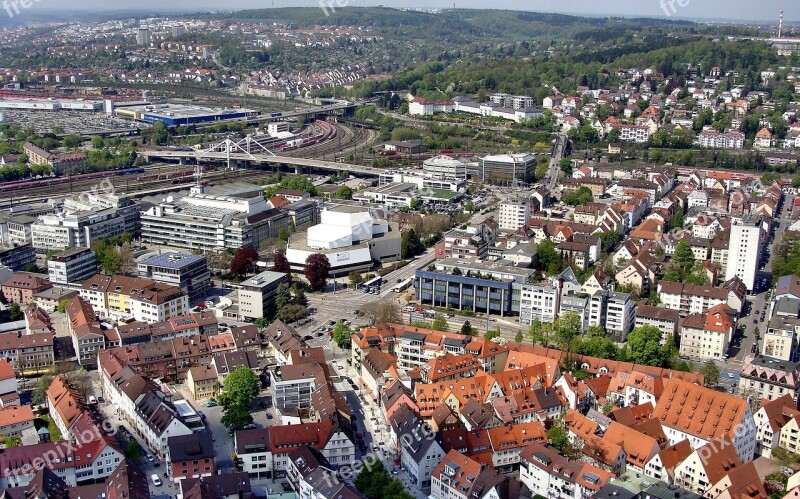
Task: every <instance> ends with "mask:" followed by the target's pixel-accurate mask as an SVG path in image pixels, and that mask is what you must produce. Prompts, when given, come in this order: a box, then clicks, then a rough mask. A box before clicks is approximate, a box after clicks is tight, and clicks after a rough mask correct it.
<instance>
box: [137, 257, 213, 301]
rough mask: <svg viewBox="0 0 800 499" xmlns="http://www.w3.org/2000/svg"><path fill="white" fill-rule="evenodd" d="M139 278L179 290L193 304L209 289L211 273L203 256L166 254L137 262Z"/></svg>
mask: <svg viewBox="0 0 800 499" xmlns="http://www.w3.org/2000/svg"><path fill="white" fill-rule="evenodd" d="M139 277H145V278H149V279H153V280H154V281H158V282H163V283H165V284H170V285H172V286H177V287H179V288H181V289H182V290H183V291H184V292H185V293H186V294H187V295H188V296H189V302H190V303H194V302H196V301H198V300H201V299H202V298H203V297H205V295H206V293H207V292H208V289H209V288H210V287H211V273H210V272H209V271H208V262H207V261H206V257H205V256H204V255H192V254H189V253H178V252H168V253H164V254H161V255H156V256H151V257H150V258H146V259H144V260H142V261H140V262H139Z"/></svg>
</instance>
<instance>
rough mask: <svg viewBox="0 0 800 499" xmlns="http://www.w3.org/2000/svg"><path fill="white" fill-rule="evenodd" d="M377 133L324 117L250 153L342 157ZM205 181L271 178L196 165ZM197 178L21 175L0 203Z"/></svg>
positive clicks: (168, 185)
mask: <svg viewBox="0 0 800 499" xmlns="http://www.w3.org/2000/svg"><path fill="white" fill-rule="evenodd" d="M379 136H380V133H379V132H378V131H376V130H370V129H365V128H358V127H352V126H349V125H342V124H336V123H328V122H325V121H316V122H315V123H313V124H311V125H309V126H306V127H305V128H304V129H303V130H302V131H301V133H299V134H297V135H296V136H295V137H296V138H293V139H289V140H283V141H281V140H276V139H272V138H270V137H269V136H264V137H263V138H256V139H255V140H257V141H258V142H259V144H261V146H257V145H255V144H253V145H251V146H250V149H251V150H250V152H252V153H256V152H264V149H263V148H267V149H269V150H270V151H274V152H275V154H280V155H283V156H290V157H304V158H312V159H326V160H339V161H342V160H345V159H346V158H347V156H348V155H350V154H355V153H356V152H357V151H362V152H363V151H365V150H366V149H368V148H370V147H372V146H373V145H374V144H375V142H376V141H377V139H378V138H379ZM201 171H202V179H201V182H203V183H204V184H209V183H210V184H214V183H222V182H225V181H229V180H233V179H236V180H247V181H252V182H260V181H264V180H266V179H268V178H270V177H271V176H272V175H273V174H274V171H273V169H272V168H261V169H243V170H233V169H228V168H225V167H222V168H220V167H214V166H203V167H201ZM195 182H197V179H196V178H195V168H194V166H193V165H186V164H183V165H181V164H168V163H155V164H150V165H144V166H137V167H130V168H123V169H118V170H108V171H102V172H94V173H87V174H80V175H67V176H62V177H53V178H41V179H25V180H16V181H11V182H3V183H0V208H8V207H10V206H13V205H17V204H20V203H24V202H32V201H39V200H44V199H47V198H52V197H57V196H63V195H70V194H75V193H81V192H108V191H109V190H113V191H114V192H122V193H127V194H131V195H134V196H135V195H136V193H152V192H157V191H158V190H168V189H172V188H175V187H180V186H184V187H185V186H189V185H192V184H194V183H195Z"/></svg>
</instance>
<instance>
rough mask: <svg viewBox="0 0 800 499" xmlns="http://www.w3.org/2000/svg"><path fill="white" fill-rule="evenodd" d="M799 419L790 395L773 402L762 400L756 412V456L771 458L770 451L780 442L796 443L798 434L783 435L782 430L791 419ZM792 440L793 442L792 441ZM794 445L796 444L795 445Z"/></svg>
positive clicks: (799, 412) (798, 413) (798, 412)
mask: <svg viewBox="0 0 800 499" xmlns="http://www.w3.org/2000/svg"><path fill="white" fill-rule="evenodd" d="M798 418H800V411H798V410H797V404H796V403H795V400H794V399H793V398H792V396H791V395H789V394H786V395H783V396H781V397H778V398H776V399H773V400H762V401H761V407H760V408H759V409H758V410H757V411H756V413H755V416H754V418H753V419H754V420H755V423H756V455H757V456H763V457H766V458H772V451H773V450H774V449H776V448H777V447H778V446H779V444H780V443H781V441H782V440H783V441H788V442H791V443H795V442H797V439H798V434H797V433H794V434H791V432H790V431H787V432H786V435H784V432H783V428H784V427H785V426H786V424H787V423H788V422H789V421H790V420H791V419H798ZM792 439H793V440H792ZM795 445H796V444H795Z"/></svg>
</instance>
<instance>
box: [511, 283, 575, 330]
mask: <svg viewBox="0 0 800 499" xmlns="http://www.w3.org/2000/svg"><path fill="white" fill-rule="evenodd" d="M560 294H561V293H560V290H559V289H558V288H554V287H545V286H533V285H530V284H525V285H523V286H522V289H521V290H520V294H519V307H520V312H519V321H520V323H522V324H530V323H532V322H533V321H534V320H535V319H538V320H539V322H543V323H551V322H555V320H556V317H558V315H559V310H560V302H561V296H560ZM581 317H583V315H582V314H581Z"/></svg>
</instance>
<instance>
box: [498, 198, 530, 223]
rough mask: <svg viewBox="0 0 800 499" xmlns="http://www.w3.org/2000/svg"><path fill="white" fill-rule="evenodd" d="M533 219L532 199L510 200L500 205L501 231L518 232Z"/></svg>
mask: <svg viewBox="0 0 800 499" xmlns="http://www.w3.org/2000/svg"><path fill="white" fill-rule="evenodd" d="M530 219H531V202H530V199H524V198H520V199H508V200H506V201H503V202H502V203H500V214H499V222H500V229H502V230H510V231H517V230H519V229H521V228H523V227H525V225H526V224H527V223H528V221H529V220H530Z"/></svg>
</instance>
